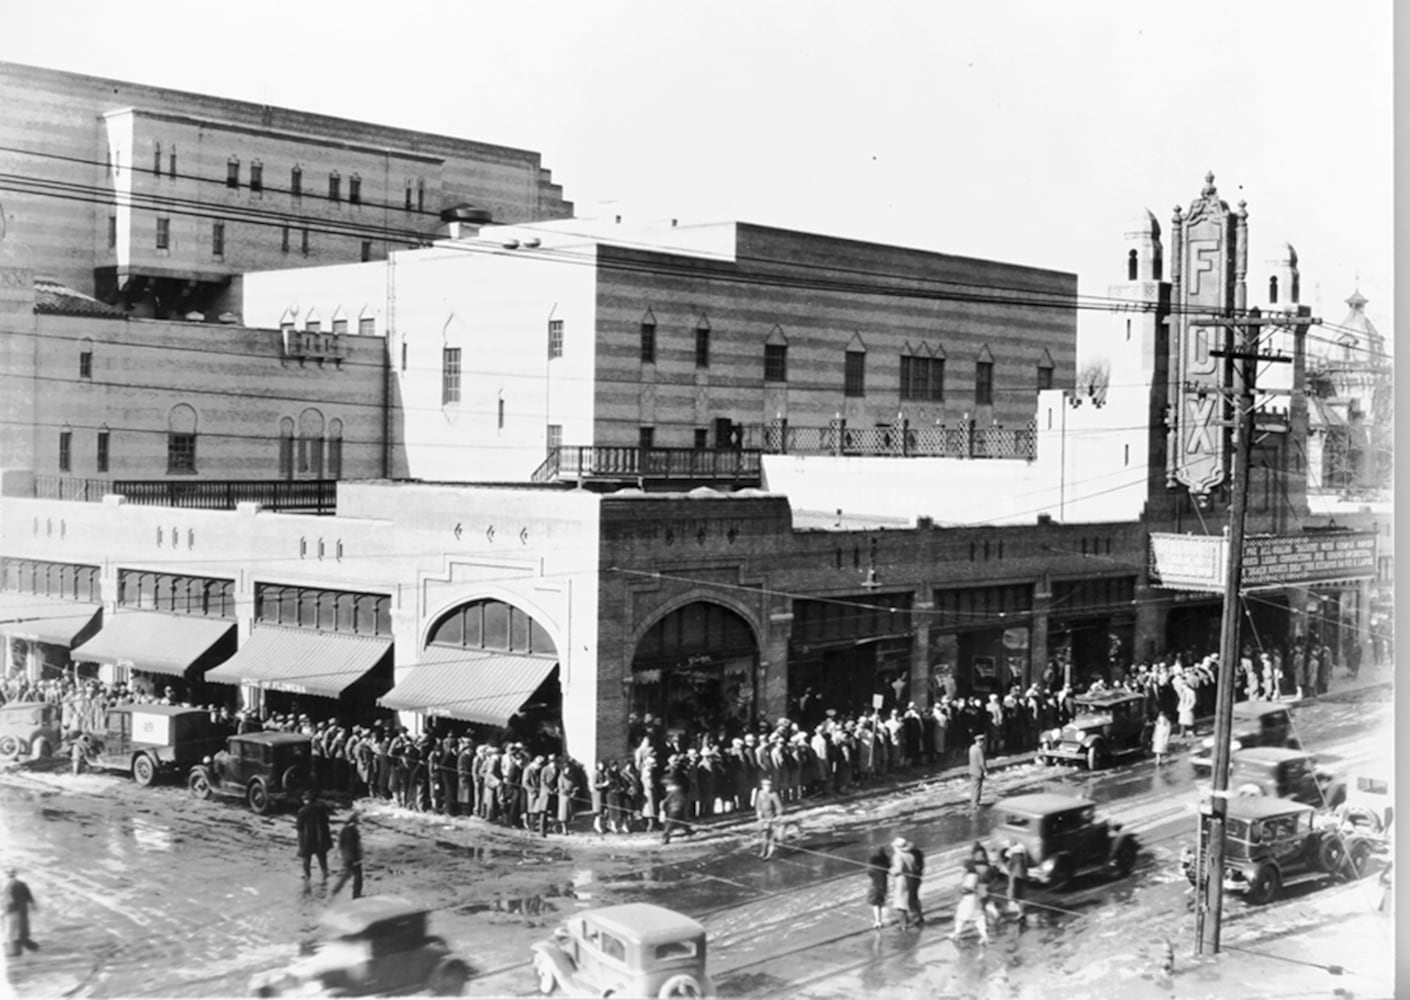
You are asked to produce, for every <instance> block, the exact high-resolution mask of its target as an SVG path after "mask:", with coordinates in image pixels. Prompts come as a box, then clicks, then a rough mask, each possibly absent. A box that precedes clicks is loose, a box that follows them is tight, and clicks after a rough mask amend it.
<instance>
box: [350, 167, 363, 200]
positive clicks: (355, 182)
mask: <svg viewBox="0 0 1410 1000" xmlns="http://www.w3.org/2000/svg"><path fill="white" fill-rule="evenodd" d="M348 204H349V205H361V204H362V178H361V177H359V176H358V175H357V174H353V175H352V176H351V177H349V178H348Z"/></svg>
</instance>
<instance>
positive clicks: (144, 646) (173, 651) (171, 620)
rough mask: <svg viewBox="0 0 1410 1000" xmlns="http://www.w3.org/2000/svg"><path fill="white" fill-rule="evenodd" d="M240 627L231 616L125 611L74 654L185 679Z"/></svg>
mask: <svg viewBox="0 0 1410 1000" xmlns="http://www.w3.org/2000/svg"><path fill="white" fill-rule="evenodd" d="M234 630H235V623H234V622H233V621H231V620H230V619H228V618H204V617H200V616H197V615H168V614H163V613H162V612H160V611H119V612H118V613H116V614H114V615H112V616H111V617H109V618H107V620H105V621H104V622H103V627H102V628H101V629H100V630H99V631H98V634H97V635H95V636H94V637H93V638H91V639H89V640H88V641H87V642H85V643H84V644H83V645H82V646H79V647H78V648H76V649H75V650H74V651H73V652H72V653H70V654H69V655H70V656H72V657H73V659H74V660H77V661H79V662H81V663H102V664H113V665H116V666H122V667H131V668H134V669H136V670H147V671H150V672H152V673H157V674H172V675H173V676H176V677H181V676H183V675H185V673H186V671H187V669H188V668H189V667H190V666H191V665H192V664H193V663H195V662H196V661H197V660H199V659H200V658H201V657H202V656H204V655H205V654H206V653H207V652H209V651H210V648H211V647H212V646H214V645H215V644H216V643H218V642H220V641H221V640H222V639H224V638H225V637H226V636H228V635H230V634H231V633H232V632H234Z"/></svg>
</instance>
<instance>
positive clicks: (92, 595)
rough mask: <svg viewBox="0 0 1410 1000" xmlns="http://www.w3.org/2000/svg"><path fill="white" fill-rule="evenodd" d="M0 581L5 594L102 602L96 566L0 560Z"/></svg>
mask: <svg viewBox="0 0 1410 1000" xmlns="http://www.w3.org/2000/svg"><path fill="white" fill-rule="evenodd" d="M0 579H2V580H3V581H4V585H3V589H4V590H7V591H14V592H19V593H23V594H39V595H42V596H44V597H62V598H65V599H67V600H72V601H91V602H95V603H96V602H98V601H101V600H102V599H103V596H102V591H101V589H100V588H99V585H98V567H97V566H81V565H75V564H73V563H56V562H45V561H44V560H42V559H0Z"/></svg>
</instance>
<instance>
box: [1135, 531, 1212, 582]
mask: <svg viewBox="0 0 1410 1000" xmlns="http://www.w3.org/2000/svg"><path fill="white" fill-rule="evenodd" d="M1226 545H1227V542H1225V540H1224V537H1223V536H1222V535H1176V534H1171V533H1168V532H1159V531H1152V532H1151V535H1150V581H1151V584H1152V585H1154V586H1157V587H1169V588H1171V589H1173V590H1207V591H1212V592H1214V593H1222V592H1223V590H1224V550H1225V547H1226Z"/></svg>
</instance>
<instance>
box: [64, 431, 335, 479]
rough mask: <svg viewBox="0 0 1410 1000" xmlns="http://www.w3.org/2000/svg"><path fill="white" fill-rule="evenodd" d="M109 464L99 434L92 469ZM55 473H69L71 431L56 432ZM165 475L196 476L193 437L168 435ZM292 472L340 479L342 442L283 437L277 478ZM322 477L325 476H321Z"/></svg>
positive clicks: (105, 437) (107, 447) (108, 448)
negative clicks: (57, 471)
mask: <svg viewBox="0 0 1410 1000" xmlns="http://www.w3.org/2000/svg"><path fill="white" fill-rule="evenodd" d="M111 464H112V432H111V431H108V430H100V431H98V433H97V436H96V438H95V441H94V465H95V467H96V469H97V471H98V472H100V473H106V472H108V471H109V469H110V467H111ZM59 471H60V472H72V471H73V431H60V432H59ZM166 471H167V474H168V475H194V474H195V472H196V435H195V434H181V433H176V432H168V433H167V437H166ZM295 472H297V473H299V474H301V475H309V476H312V477H313V478H315V479H324V478H328V479H341V478H342V476H343V440H342V438H338V437H334V438H328V439H326V440H325V439H323V438H321V437H316V438H306V437H305V438H298V439H295V438H294V437H293V436H292V435H286V436H283V437H281V438H280V439H279V475H280V476H281V477H282V478H284V479H293V478H294V474H295ZM325 474H326V475H325Z"/></svg>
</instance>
